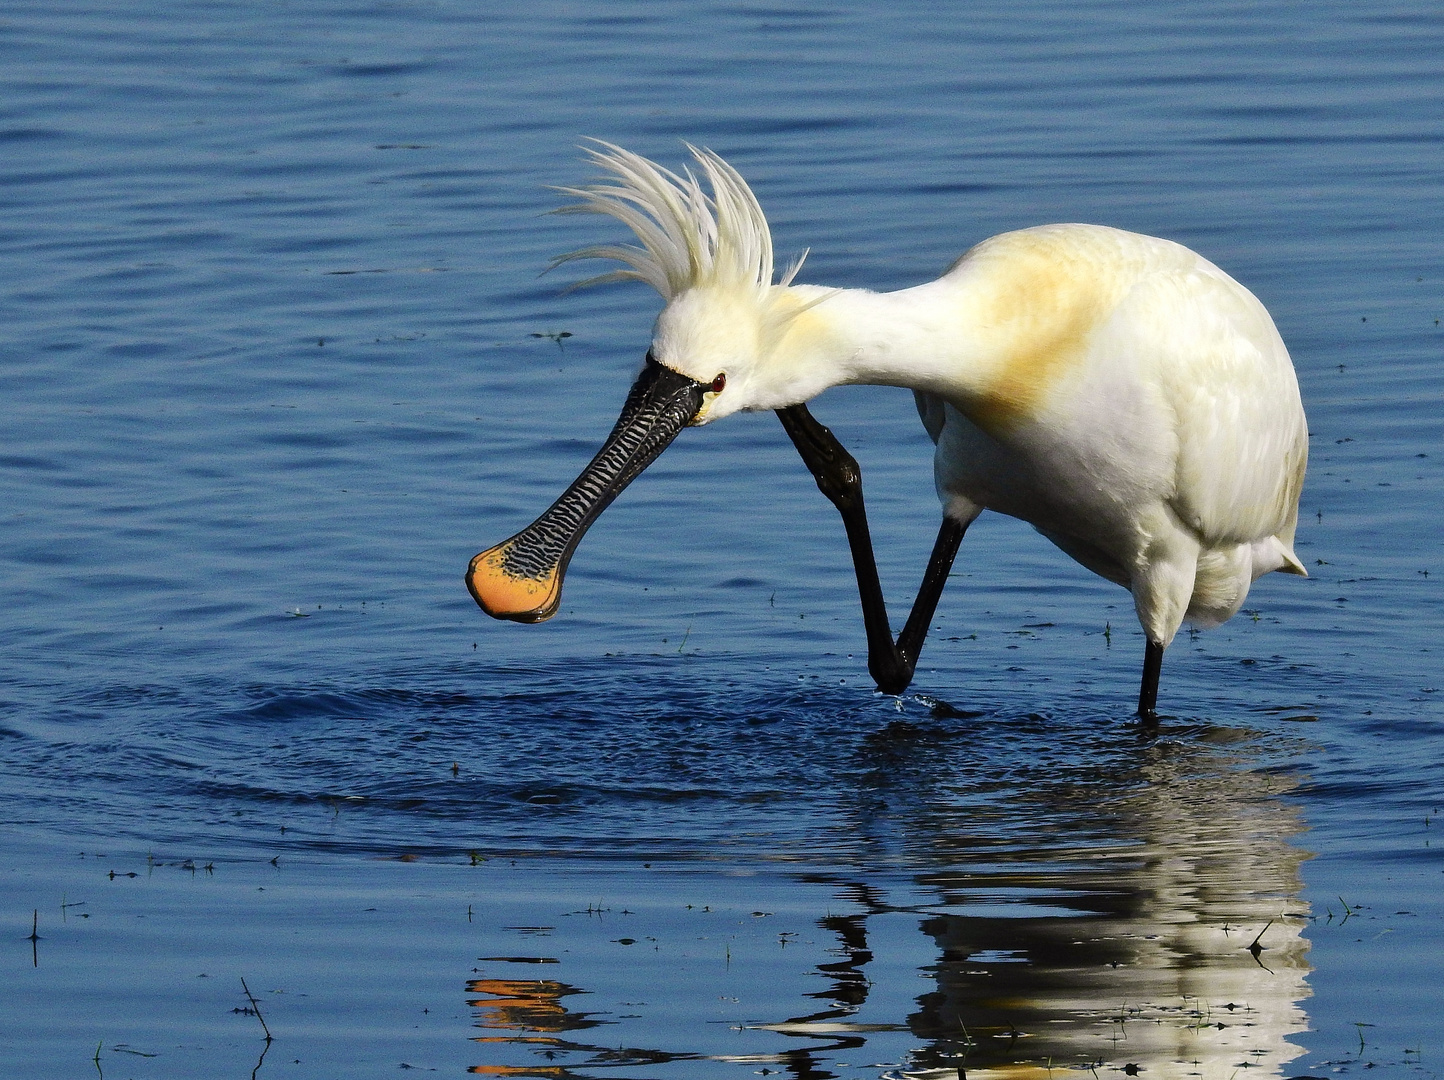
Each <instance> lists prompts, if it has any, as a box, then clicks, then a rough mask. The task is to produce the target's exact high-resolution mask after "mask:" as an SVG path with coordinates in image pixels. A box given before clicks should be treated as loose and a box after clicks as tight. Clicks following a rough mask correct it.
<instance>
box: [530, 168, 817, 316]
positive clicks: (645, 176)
mask: <svg viewBox="0 0 1444 1080" xmlns="http://www.w3.org/2000/svg"><path fill="white" fill-rule="evenodd" d="M596 141H597V145H598V147H600V149H593V148H588V149H587V154H588V156H589V157H590V158H591V160H592V162H593V163H594V164H596V165H598V166H600V167H601V168H602V169H603V170H604V171H605V172H606V173H607V174H608V175H607V176H606V177H604V178H603V179H602V180H601V181H599V182H598V183H595V184H588V185H587V186H586V187H580V188H572V187H564V188H558V189H557V190H558V191H560V192H562V193H563V194H566V195H571V196H575V197H576V198H577V199H580V200H581V201H580V202H578V203H575V204H573V205H570V206H564V207H561V208H560V209H559V210H557V211H555V212H556V213H559V214H606V215H607V216H608V217H613V218H616V219H617V220H618V221H620V222H622V223H623V224H624V225H626V226H627V227H628V228H629V229H631V230H632V232H634V233H635V234H636V236H637V239H638V240H639V241H641V246H640V247H638V246H636V245H634V244H603V245H598V246H595V247H585V248H582V249H580V250H579V251H571V252H568V253H567V254H565V255H560V256H558V257H557V258H555V259H553V260H552V266H558V265H560V264H561V263H565V262H571V261H572V260H573V259H613V260H615V261H617V262H620V263H622V264H623V265H624V266H626V267H627V269H623V270H613V271H611V272H610V273H606V274H600V275H598V276H597V277H593V278H588V279H586V280H585V281H581V282H578V283H577V284H576V285H575V286H573V288H580V287H582V286H585V285H598V284H601V283H602V282H607V281H645V282H646V283H647V284H648V285H650V286H652V288H654V289H656V290H657V292H658V293H660V294H661V295H662V298H663V299H664V300H672V299H674V298H676V297H677V296H680V295H681V294H682V293H684V292H686V291H687V290H688V289H693V288H699V287H702V288H709V287H711V288H722V289H727V290H736V291H741V292H744V293H745V292H750V293H752V294H753V295H755V297H756V299H757V301H758V302H759V304H760V305H761V306H762V307H763V308H764V309H766V308H768V307H770V306H771V304H770V301H771V300H772V299H773V298H774V297H775V296H776V295H777V293H778V292H780V291H781V290H782V289H785V288H786V287H787V286H788V285H789V284H791V282H792V279H793V277H794V276H795V275H796V274H797V271H798V269H800V268H801V266H802V258H799V259H798V260H797V261H796V262H795V263H793V264H792V265H791V266H789V267H788V268H787V271H786V273H784V274H783V276H782V280H781V281H779V282H778V283H777V284H776V285H774V284H773V283H772V271H773V266H772V232H771V230H770V229H769V228H768V226H767V218H766V216H765V215H764V214H763V213H762V207H761V205H760V204H759V203H758V202H757V197H756V196H755V195H753V194H752V189H751V188H749V187H748V186H747V181H745V180H743V179H742V176H741V175H740V174H739V173H738V172H737V170H736V169H734V168H733V167H732V166H731V165H728V164H727V162H725V161H723V160H722V159H721V158H720V157H718V156H717V155H716V154H714V153H713V152H712V151H711V150H707V149H705V148H698V147H696V146H693V145H691V144H690V143H688V144H686V145H687V149H688V150H690V151H691V152H692V156H693V157H694V158H695V159H696V161H697V164H698V165H699V166H700V167H701V171H702V174H703V175H704V176H706V178H707V184H708V186H709V187H710V188H711V194H708V193H707V192H705V191H703V190H702V185H701V183H700V182H699V181H698V178H697V176H696V174H694V173H693V172H692V170H691V169H688V168H684V169H683V175H681V176H679V175H677V174H676V173H674V172H672V171H671V170H670V169H664V168H662V167H661V166H660V165H657V164H656V163H655V162H652V161H648V160H647V159H646V158H644V157H642V156H641V155H639V154H634V153H632V152H631V151H630V150H623V149H622V148H621V147H620V146H613V145H612V144H611V143H607V142H602V141H600V140H596ZM805 257H806V252H803V258H805Z"/></svg>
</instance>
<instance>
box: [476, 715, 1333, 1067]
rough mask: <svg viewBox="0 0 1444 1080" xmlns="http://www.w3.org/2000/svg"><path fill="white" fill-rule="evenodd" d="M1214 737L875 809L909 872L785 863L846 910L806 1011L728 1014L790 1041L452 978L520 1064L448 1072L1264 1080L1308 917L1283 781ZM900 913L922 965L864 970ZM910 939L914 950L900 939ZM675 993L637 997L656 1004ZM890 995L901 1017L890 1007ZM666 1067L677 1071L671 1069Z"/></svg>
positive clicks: (829, 921)
mask: <svg viewBox="0 0 1444 1080" xmlns="http://www.w3.org/2000/svg"><path fill="white" fill-rule="evenodd" d="M1229 738H1230V736H1229V734H1228V733H1227V732H1221V733H1220V732H1215V733H1213V734H1212V735H1210V734H1207V733H1205V735H1204V737H1203V738H1202V739H1201V740H1200V741H1198V742H1193V743H1189V742H1186V741H1182V742H1179V743H1176V744H1173V745H1167V744H1162V743H1161V744H1158V745H1155V746H1154V747H1153V748H1152V750H1151V751H1150V752H1148V753H1145V754H1143V755H1141V756H1139V757H1135V758H1134V759H1132V765H1133V767H1132V768H1131V769H1130V770H1129V771H1128V773H1127V775H1114V776H1112V777H1110V778H1109V779H1108V782H1107V783H1106V784H1097V785H1093V784H1087V783H1084V784H1077V783H1076V782H1075V781H1076V780H1077V778H1076V777H1074V778H1071V779H1070V780H1068V781H1067V782H1066V783H1065V784H1063V785H1060V786H1055V787H1053V788H1051V789H1046V786H1045V788H1044V789H1039V788H1034V789H1033V790H1032V793H1031V795H1029V796H1026V797H1025V798H1031V799H1034V800H1046V801H1047V804H1048V805H1047V807H1046V810H1042V809H1036V808H1035V812H1030V811H1028V809H1027V808H1026V807H1024V806H1021V805H1019V804H1018V803H1017V802H1014V803H1013V805H1012V806H1011V807H1010V806H1007V805H1006V802H1005V803H1004V804H997V803H995V804H991V805H979V804H976V803H975V804H973V805H972V806H966V805H965V804H964V803H963V802H961V801H958V802H952V803H949V801H948V800H946V799H940V792H939V791H937V790H936V789H935V790H934V791H933V792H932V793H931V796H930V800H926V799H922V798H918V799H916V800H915V801H914V802H913V803H912V804H911V806H910V807H898V806H894V807H893V809H894V811H895V812H894V813H892V814H891V815H889V818H888V820H889V826H888V827H889V828H890V829H892V830H894V840H897V839H898V833H899V832H901V833H902V834H906V833H908V831H909V830H916V835H915V836H913V837H912V838H911V839H908V838H906V836H905V835H904V837H903V839H902V842H903V844H904V847H906V848H907V849H908V851H909V854H910V856H911V858H910V860H909V861H910V862H911V864H912V866H913V868H914V870H913V873H912V875H911V878H910V879H908V880H902V879H900V878H898V877H892V876H890V877H887V878H883V877H881V876H879V877H877V878H875V879H868V878H867V877H866V875H863V874H860V873H859V874H856V875H851V874H848V875H843V874H826V873H814V874H804V875H802V876H801V883H802V886H803V887H806V888H821V889H825V890H826V892H827V894H828V902H829V903H830V904H831V906H832V907H833V909H834V911H836V910H837V909H838V908H839V907H844V906H845V907H846V908H850V909H851V911H850V912H847V913H842V914H837V913H833V914H828V915H825V916H824V917H821V918H819V919H817V920H816V923H815V925H816V926H817V927H818V928H819V929H821V930H822V931H824V932H826V933H827V935H828V936H829V937H830V938H831V939H832V940H833V942H834V944H833V946H832V947H831V949H830V950H829V952H830V953H831V958H830V959H828V960H827V961H825V962H823V963H820V964H818V965H817V966H816V968H815V974H817V975H820V976H822V977H823V978H825V979H826V985H825V987H823V988H820V989H817V990H815V991H813V992H810V993H802V994H800V995H799V999H800V1000H799V1004H802V1003H803V1002H804V1001H806V1000H807V999H814V1000H815V1002H816V1003H817V1006H818V1007H816V1008H806V1007H804V1008H801V1009H798V1010H797V1012H798V1015H794V1016H791V1017H788V1018H786V1019H779V1020H776V1021H771V1022H762V1023H758V1022H755V1021H754V1022H749V1023H747V1024H746V1030H747V1031H749V1032H752V1033H753V1037H756V1036H760V1035H762V1034H763V1033H771V1034H772V1035H774V1036H777V1037H780V1038H783V1039H786V1040H788V1041H790V1042H792V1043H793V1045H792V1047H791V1048H785V1047H783V1046H776V1047H771V1048H767V1052H761V1053H751V1054H736V1055H717V1054H705V1053H700V1052H697V1053H691V1052H677V1051H663V1050H650V1049H643V1048H640V1047H626V1046H624V1045H622V1044H621V1040H618V1039H605V1038H603V1039H595V1038H586V1037H579V1033H581V1032H583V1031H587V1030H588V1029H591V1028H596V1027H598V1026H599V1025H603V1024H606V1025H609V1026H610V1025H614V1024H617V1023H619V1022H620V1020H621V1019H625V1018H614V1017H613V1016H612V1015H611V1014H605V1013H603V1014H589V1013H586V1012H580V1011H572V1010H571V1009H569V1008H568V1007H567V1006H566V1004H565V1001H566V999H567V998H568V997H570V996H571V995H574V994H577V993H579V992H581V991H580V990H579V989H578V988H577V987H575V986H572V985H569V984H567V983H564V982H561V981H554V980H538V979H520V978H481V979H476V980H474V981H472V982H471V983H469V984H468V991H469V992H470V993H471V994H473V995H476V996H475V997H474V999H473V1000H472V1001H471V1002H470V1004H471V1005H472V1006H473V1007H474V1008H476V1009H477V1010H479V1012H478V1017H477V1023H478V1026H479V1027H482V1028H484V1029H486V1030H487V1031H488V1032H490V1033H492V1034H488V1035H487V1036H484V1037H481V1038H480V1039H479V1040H478V1041H481V1042H491V1043H510V1044H513V1045H514V1046H515V1047H517V1048H518V1049H520V1048H522V1047H525V1048H526V1049H527V1051H529V1053H528V1057H529V1058H531V1063H530V1064H525V1065H486V1066H477V1067H475V1068H473V1069H472V1070H471V1071H472V1072H474V1073H482V1074H490V1075H500V1076H531V1077H553V1078H557V1080H570V1078H573V1077H575V1078H577V1080H581V1078H583V1077H597V1076H608V1077H620V1076H622V1075H626V1076H655V1077H659V1078H660V1077H671V1076H679V1075H703V1074H706V1075H711V1074H712V1073H714V1072H716V1069H717V1066H716V1065H710V1066H709V1065H706V1064H703V1063H708V1062H711V1063H719V1064H732V1065H738V1066H747V1067H748V1075H751V1074H753V1073H756V1074H759V1075H768V1074H778V1075H786V1076H792V1077H796V1078H798V1080H832V1078H833V1077H841V1076H847V1077H853V1076H860V1075H867V1076H877V1077H880V1078H881V1080H955V1078H956V1080H967V1078H972V1080H980V1078H982V1080H992V1078H999V1080H1001V1078H1015V1077H1016V1078H1025V1077H1026V1078H1033V1077H1039V1078H1041V1077H1045V1076H1053V1077H1055V1080H1056V1077H1057V1074H1058V1073H1060V1072H1065V1073H1066V1071H1070V1070H1084V1071H1091V1072H1092V1073H1093V1074H1094V1075H1096V1076H1099V1077H1109V1076H1114V1077H1124V1076H1134V1075H1141V1076H1144V1077H1153V1078H1165V1077H1166V1078H1170V1080H1172V1078H1178V1080H1194V1078H1199V1080H1211V1078H1213V1077H1218V1078H1219V1080H1228V1078H1230V1077H1233V1076H1236V1075H1248V1076H1251V1077H1254V1078H1256V1080H1263V1078H1266V1077H1281V1076H1286V1075H1287V1073H1286V1072H1285V1071H1284V1067H1285V1066H1286V1065H1287V1063H1288V1062H1289V1061H1291V1060H1292V1059H1294V1058H1295V1057H1297V1056H1299V1054H1300V1053H1302V1050H1301V1048H1299V1047H1298V1046H1296V1045H1294V1044H1293V1043H1292V1042H1290V1037H1291V1036H1293V1035H1295V1034H1297V1033H1299V1032H1302V1031H1304V1030H1306V1029H1307V1026H1308V1024H1307V1017H1306V1015H1305V1013H1304V1011H1303V1009H1302V1006H1301V1002H1302V1001H1303V1000H1304V999H1305V998H1306V997H1307V996H1308V993H1309V991H1308V989H1307V986H1306V983H1305V976H1306V975H1307V973H1308V970H1309V967H1308V963H1307V960H1306V953H1307V948H1308V946H1307V943H1306V941H1305V940H1304V939H1303V937H1302V935H1301V930H1302V928H1303V926H1304V925H1305V924H1306V922H1307V917H1308V912H1307V908H1306V907H1305V905H1304V904H1303V902H1302V900H1301V899H1300V898H1299V895H1298V893H1299V889H1300V880H1299V866H1300V864H1301V863H1302V861H1303V860H1304V859H1305V858H1306V857H1307V856H1306V854H1305V853H1304V852H1303V851H1302V850H1300V849H1299V848H1296V847H1294V846H1292V845H1291V844H1290V842H1289V841H1290V838H1291V837H1293V836H1295V835H1297V834H1298V833H1299V832H1300V831H1301V829H1302V826H1301V822H1300V818H1299V815H1298V811H1297V809H1296V808H1295V807H1293V806H1291V805H1290V804H1288V803H1287V802H1285V801H1284V800H1283V799H1282V797H1281V796H1283V795H1284V794H1285V792H1286V791H1287V790H1288V788H1289V787H1290V786H1291V784H1292V781H1291V780H1290V778H1289V777H1288V775H1287V774H1286V773H1284V772H1281V771H1278V770H1265V769H1257V768H1252V767H1238V766H1239V765H1240V763H1241V761H1242V762H1243V763H1244V764H1247V761H1246V758H1247V755H1244V756H1243V758H1242V759H1232V758H1230V757H1229V755H1228V753H1227V751H1226V750H1221V748H1220V747H1219V746H1217V745H1209V744H1210V742H1214V741H1217V740H1219V739H1221V740H1223V741H1224V742H1227V741H1228V739H1229ZM964 786H966V785H964ZM1065 787H1071V790H1070V791H1065V790H1064V788H1065ZM1015 790H1016V789H1015ZM900 809H901V810H903V811H904V812H902V813H898V812H896V811H898V810H900ZM1010 815H1011V817H1010ZM1030 819H1031V820H1030ZM1050 820H1051V822H1052V826H1051V827H1049V826H1048V824H1047V822H1048V821H1050ZM869 827H870V826H869V824H868V822H866V821H860V822H859V828H860V829H861V830H863V831H864V832H865V831H867V829H868V828H869ZM878 920H890V922H889V923H888V924H887V925H886V927H885V928H884V927H883V926H882V925H881V924H880V923H879V922H878ZM896 920H903V921H904V922H903V923H899V922H897V921H896ZM904 925H906V926H907V927H909V929H908V930H907V931H905V932H904V940H905V938H906V935H907V934H910V933H912V929H911V928H916V930H918V931H921V934H922V935H923V939H922V940H921V941H920V940H918V939H916V938H915V939H914V940H913V941H912V942H911V943H910V945H911V946H913V947H911V948H909V949H908V950H907V951H908V953H909V955H916V954H918V953H919V952H921V953H922V954H923V957H924V958H926V956H927V955H928V954H930V955H931V959H930V961H927V960H926V959H925V962H921V963H918V964H916V965H915V966H913V967H911V968H910V969H909V966H908V965H907V964H903V965H899V964H897V963H896V962H895V961H893V962H891V963H889V962H888V960H889V959H891V958H888V957H887V956H886V950H888V949H896V948H899V945H898V942H899V940H900V939H899V937H898V934H899V931H900V929H901V928H902V926H904ZM884 929H885V931H886V932H881V933H880V931H883V930H884ZM922 941H929V942H930V944H929V945H927V946H925V947H924V948H923V949H921V950H919V949H918V948H916V947H915V946H918V945H921V944H922ZM493 959H494V960H509V961H516V960H520V959H523V958H500V957H499V958H493ZM511 970H512V971H515V968H512V969H511ZM899 971H903V972H904V973H905V974H904V975H903V976H902V977H904V978H907V979H914V978H918V977H919V976H921V977H922V978H924V979H927V980H929V982H928V983H927V984H924V985H926V986H927V989H926V990H925V991H924V992H922V993H921V994H918V993H916V992H915V991H913V990H911V988H910V987H897V986H884V987H883V988H881V990H880V987H879V985H878V984H879V983H880V982H884V981H885V980H888V979H897V978H899V975H898V974H897V973H898V972H899ZM517 974H520V972H517ZM602 977H603V978H604V977H605V976H604V975H603V976H602ZM779 977H780V976H779ZM681 985H682V984H681V983H680V981H679V984H678V987H667V986H658V987H657V991H658V993H664V994H667V995H668V996H669V997H673V1000H672V1001H671V1002H670V1003H669V1004H670V1005H671V1007H672V1009H673V1010H676V1009H677V1008H678V1002H677V1000H676V999H675V997H674V995H677V994H678V993H679V992H680V991H679V987H680V986H681ZM899 991H901V995H900V994H899ZM909 999H911V1000H912V1002H913V1008H912V1010H911V1011H910V1012H909V1013H908V1015H905V1016H904V1015H898V1014H897V1012H901V1011H902V1010H898V1009H897V1003H898V1002H899V1001H900V1000H909ZM884 1002H891V1003H892V1004H891V1005H887V1006H885V1005H884V1004H883V1003H884ZM885 1008H891V1009H894V1010H897V1012H894V1013H893V1014H892V1015H888V1014H886V1013H884V1011H883V1010H884V1009H885ZM632 1019H634V1020H635V1021H636V1022H637V1023H639V1024H646V1023H649V1020H648V1019H647V1018H643V1017H636V1018H632ZM651 1023H652V1024H655V1025H656V1026H654V1027H653V1028H652V1030H653V1035H652V1036H650V1037H649V1038H648V1041H654V1040H655V1041H657V1042H669V1043H671V1044H672V1045H674V1046H675V1045H679V1044H681V1045H686V1044H687V1042H688V1041H690V1042H691V1045H693V1046H701V1045H704V1043H705V1040H704V1039H703V1038H701V1037H700V1036H698V1035H697V1033H696V1032H695V1031H694V1033H693V1035H692V1036H691V1037H690V1038H689V1036H688V1035H687V1032H686V1029H685V1028H683V1027H680V1026H672V1027H669V1028H668V1029H667V1030H666V1031H665V1032H663V1031H662V1029H661V1025H663V1024H672V1025H677V1023H678V1021H677V1019H675V1018H674V1019H672V1020H668V1021H662V1020H661V1019H660V1018H655V1019H653V1020H652V1021H651ZM612 1030H613V1031H615V1030H616V1029H615V1028H612ZM604 1043H605V1044H606V1045H603V1044H604ZM752 1045H753V1046H756V1044H755V1043H754V1044H752ZM758 1049H762V1048H761V1047H758ZM889 1058H890V1059H891V1064H881V1063H883V1062H887V1061H888V1059H889ZM864 1061H866V1062H874V1063H879V1064H871V1065H867V1066H862V1065H861V1064H860V1063H862V1062H864ZM681 1062H693V1063H696V1064H693V1065H691V1066H687V1067H685V1070H684V1072H678V1071H677V1067H676V1065H675V1064H674V1063H681ZM848 1062H850V1063H851V1064H850V1065H847V1064H844V1063H848ZM668 1065H672V1066H673V1068H672V1069H671V1070H668V1069H666V1068H665V1066H668ZM658 1066H663V1067H664V1068H662V1069H658V1068H657V1067H658ZM860 1070H865V1071H860ZM722 1075H725V1071H724V1073H723V1074H722ZM739 1075H740V1074H739Z"/></svg>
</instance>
